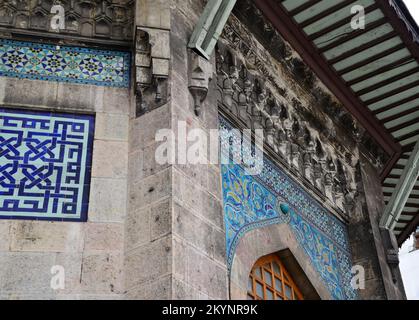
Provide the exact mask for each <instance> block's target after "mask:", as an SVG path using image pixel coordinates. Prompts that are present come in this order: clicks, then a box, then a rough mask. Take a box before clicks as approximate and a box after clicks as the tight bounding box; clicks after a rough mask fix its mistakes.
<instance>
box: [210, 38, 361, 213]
mask: <svg viewBox="0 0 419 320" xmlns="http://www.w3.org/2000/svg"><path fill="white" fill-rule="evenodd" d="M216 60H217V84H218V89H219V96H218V101H219V104H220V107H221V108H222V109H223V110H225V112H226V113H227V114H228V115H229V116H231V117H233V118H235V119H236V120H238V121H239V123H241V126H242V127H243V128H249V129H252V130H254V129H262V130H263V131H264V139H265V144H266V145H267V146H268V147H269V148H271V149H272V150H273V151H274V153H275V154H277V155H278V156H279V157H280V159H282V161H283V163H284V164H285V165H286V166H287V167H288V168H289V170H290V171H291V172H292V173H293V174H294V175H295V176H296V177H298V178H299V179H301V180H303V181H304V183H309V184H311V185H312V186H313V187H314V188H315V190H317V191H318V192H320V193H321V194H322V195H323V196H324V197H325V198H326V199H329V200H330V202H331V205H332V206H333V207H335V208H338V209H340V210H341V212H342V213H343V214H344V215H346V216H348V215H349V214H350V213H351V212H352V209H353V208H354V204H355V196H356V195H357V191H356V184H355V183H354V181H355V180H354V168H353V167H352V166H351V164H350V163H349V164H348V163H347V161H346V159H343V158H340V157H339V156H337V153H336V152H334V151H333V149H331V148H330V147H329V148H325V147H324V145H323V143H322V142H321V139H320V134H319V133H318V132H317V131H316V130H314V129H313V128H312V127H311V125H310V123H309V121H307V119H304V118H303V117H302V115H303V116H304V115H305V114H304V113H303V112H298V111H299V110H301V109H302V108H301V106H299V105H298V104H299V102H298V101H293V106H292V108H291V107H290V106H287V105H285V104H284V102H283V101H284V99H279V97H280V96H282V97H283V96H284V95H286V92H284V91H278V90H276V89H271V88H276V87H275V85H268V83H267V82H268V81H266V80H265V77H261V76H259V75H258V73H255V72H250V71H249V70H248V68H247V67H246V65H245V63H244V62H242V61H241V60H240V59H238V58H237V56H236V55H235V54H234V53H233V52H232V51H231V50H229V49H228V48H227V47H225V46H223V45H219V46H218V50H217V56H216Z"/></svg>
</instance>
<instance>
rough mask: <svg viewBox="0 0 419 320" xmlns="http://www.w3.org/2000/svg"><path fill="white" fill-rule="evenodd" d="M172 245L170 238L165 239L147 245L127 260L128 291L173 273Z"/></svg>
mask: <svg viewBox="0 0 419 320" xmlns="http://www.w3.org/2000/svg"><path fill="white" fill-rule="evenodd" d="M171 270H172V243H171V238H170V237H164V238H161V239H159V240H157V241H154V242H151V243H149V244H147V245H144V246H141V247H139V248H136V249H134V250H132V251H131V252H129V253H128V255H127V256H126V258H125V284H126V289H127V290H130V289H132V288H135V287H138V286H139V285H140V284H142V283H144V282H147V281H152V280H153V279H157V278H159V277H161V276H164V275H167V274H169V273H171Z"/></svg>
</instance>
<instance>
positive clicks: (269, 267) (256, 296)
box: [247, 254, 304, 300]
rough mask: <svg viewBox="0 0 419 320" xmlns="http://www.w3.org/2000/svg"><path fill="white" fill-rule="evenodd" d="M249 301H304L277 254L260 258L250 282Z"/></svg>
mask: <svg viewBox="0 0 419 320" xmlns="http://www.w3.org/2000/svg"><path fill="white" fill-rule="evenodd" d="M247 299H248V300H303V299H304V298H303V295H302V293H301V291H300V289H299V288H298V287H297V285H296V284H295V282H294V280H293V278H292V276H291V275H290V273H289V272H288V271H287V269H286V267H285V265H284V263H283V262H282V261H281V259H280V257H279V256H278V255H277V254H270V255H268V256H265V257H262V258H260V259H259V260H258V261H257V262H256V263H255V265H254V266H253V268H252V271H251V272H250V275H249V281H248V291H247Z"/></svg>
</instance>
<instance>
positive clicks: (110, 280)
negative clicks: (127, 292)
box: [81, 253, 123, 294]
mask: <svg viewBox="0 0 419 320" xmlns="http://www.w3.org/2000/svg"><path fill="white" fill-rule="evenodd" d="M122 267H123V255H122V254H121V253H86V254H84V255H83V265H82V274H81V290H82V291H83V292H84V293H90V294H112V293H116V294H119V293H122V292H123V270H122Z"/></svg>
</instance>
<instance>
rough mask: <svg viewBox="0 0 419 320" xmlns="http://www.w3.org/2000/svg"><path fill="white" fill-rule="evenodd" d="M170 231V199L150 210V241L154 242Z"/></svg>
mask: <svg viewBox="0 0 419 320" xmlns="http://www.w3.org/2000/svg"><path fill="white" fill-rule="evenodd" d="M171 231H172V202H171V201H170V199H167V200H165V201H163V202H162V203H158V204H155V205H153V206H151V208H150V232H151V240H156V239H158V238H160V237H162V236H165V235H167V234H169V233H170V232H171Z"/></svg>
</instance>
